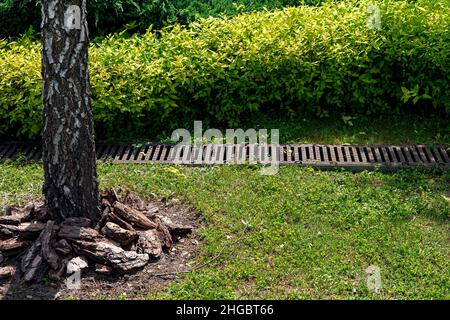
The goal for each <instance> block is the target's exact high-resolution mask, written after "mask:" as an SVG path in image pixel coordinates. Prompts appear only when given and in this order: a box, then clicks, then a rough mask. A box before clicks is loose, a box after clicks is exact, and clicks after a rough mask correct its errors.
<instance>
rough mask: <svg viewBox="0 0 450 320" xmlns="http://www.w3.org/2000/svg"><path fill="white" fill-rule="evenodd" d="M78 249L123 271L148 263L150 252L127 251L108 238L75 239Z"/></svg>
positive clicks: (100, 261) (89, 256)
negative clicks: (95, 239) (92, 239)
mask: <svg viewBox="0 0 450 320" xmlns="http://www.w3.org/2000/svg"><path fill="white" fill-rule="evenodd" d="M73 245H74V246H75V248H76V251H77V252H79V253H80V254H83V255H85V256H86V257H88V258H90V259H92V260H94V261H97V262H98V263H101V264H108V265H110V266H111V267H112V268H114V269H116V270H118V271H119V272H121V273H127V272H130V271H133V270H135V269H138V268H141V267H143V266H145V265H146V264H147V263H148V260H149V256H148V254H138V253H136V252H134V251H125V250H123V249H122V248H120V247H118V246H116V245H115V244H113V243H112V242H110V241H108V240H107V239H105V238H104V239H99V240H97V241H95V242H88V241H81V240H76V241H74V243H73Z"/></svg>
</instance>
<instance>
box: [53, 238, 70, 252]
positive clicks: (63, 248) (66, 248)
mask: <svg viewBox="0 0 450 320" xmlns="http://www.w3.org/2000/svg"><path fill="white" fill-rule="evenodd" d="M54 247H55V251H56V252H57V253H59V254H61V255H63V256H66V255H68V254H70V253H71V252H72V247H71V246H70V244H69V243H68V242H67V240H66V239H61V240H59V241H58V242H56V243H55V246H54Z"/></svg>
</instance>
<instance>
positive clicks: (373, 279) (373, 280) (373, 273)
mask: <svg viewBox="0 0 450 320" xmlns="http://www.w3.org/2000/svg"><path fill="white" fill-rule="evenodd" d="M366 274H367V289H369V290H370V291H372V292H375V293H378V294H379V293H381V289H382V283H381V269H380V267H378V266H374V265H372V266H369V267H368V268H367V269H366Z"/></svg>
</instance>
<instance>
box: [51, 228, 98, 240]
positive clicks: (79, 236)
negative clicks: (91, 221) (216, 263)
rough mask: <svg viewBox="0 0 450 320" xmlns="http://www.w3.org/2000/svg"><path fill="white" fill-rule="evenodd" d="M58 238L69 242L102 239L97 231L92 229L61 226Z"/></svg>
mask: <svg viewBox="0 0 450 320" xmlns="http://www.w3.org/2000/svg"><path fill="white" fill-rule="evenodd" d="M58 236H59V237H60V238H63V239H68V240H86V241H95V240H96V239H97V238H99V237H100V234H99V233H98V232H97V231H96V230H94V229H91V228H85V227H79V226H71V225H61V228H60V230H59V233H58Z"/></svg>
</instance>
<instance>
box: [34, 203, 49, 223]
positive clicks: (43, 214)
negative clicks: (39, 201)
mask: <svg viewBox="0 0 450 320" xmlns="http://www.w3.org/2000/svg"><path fill="white" fill-rule="evenodd" d="M33 219H34V220H37V221H39V222H43V223H45V222H47V221H48V220H50V219H51V216H50V213H49V212H48V210H47V208H46V207H45V206H43V205H42V206H39V207H36V208H35V209H34V213H33Z"/></svg>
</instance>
